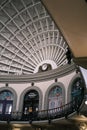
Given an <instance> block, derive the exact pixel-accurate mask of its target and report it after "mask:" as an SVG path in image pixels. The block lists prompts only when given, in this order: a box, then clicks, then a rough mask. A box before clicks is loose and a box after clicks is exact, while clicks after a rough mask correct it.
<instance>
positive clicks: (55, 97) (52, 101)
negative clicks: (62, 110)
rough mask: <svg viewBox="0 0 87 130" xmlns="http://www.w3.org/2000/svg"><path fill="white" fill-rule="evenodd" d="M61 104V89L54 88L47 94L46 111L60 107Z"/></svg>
mask: <svg viewBox="0 0 87 130" xmlns="http://www.w3.org/2000/svg"><path fill="white" fill-rule="evenodd" d="M62 104H63V97H62V88H61V87H59V86H57V85H56V86H54V87H53V88H52V89H51V90H50V92H49V94H48V109H53V108H56V107H61V106H62Z"/></svg>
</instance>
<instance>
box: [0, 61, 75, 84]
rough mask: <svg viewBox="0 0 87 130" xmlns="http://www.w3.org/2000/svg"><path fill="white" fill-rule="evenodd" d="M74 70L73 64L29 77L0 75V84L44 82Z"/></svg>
mask: <svg viewBox="0 0 87 130" xmlns="http://www.w3.org/2000/svg"><path fill="white" fill-rule="evenodd" d="M75 69H76V65H75V64H74V63H72V64H70V65H68V64H67V65H64V66H62V67H59V68H57V69H54V70H50V71H47V72H41V73H36V74H30V75H9V76H8V75H0V82H1V83H23V82H28V83H31V82H40V81H46V80H50V79H54V78H59V77H62V76H65V75H67V74H69V73H71V72H73V71H74V70H75Z"/></svg>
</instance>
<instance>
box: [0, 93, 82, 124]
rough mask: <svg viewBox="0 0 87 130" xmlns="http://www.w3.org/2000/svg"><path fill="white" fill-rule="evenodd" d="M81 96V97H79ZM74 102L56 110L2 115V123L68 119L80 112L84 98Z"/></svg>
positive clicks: (76, 99) (0, 118) (0, 116)
mask: <svg viewBox="0 0 87 130" xmlns="http://www.w3.org/2000/svg"><path fill="white" fill-rule="evenodd" d="M79 96H80V97H79ZM79 96H78V97H76V98H75V99H74V100H73V101H71V102H69V103H68V104H65V105H63V106H61V107H57V108H54V109H47V110H40V111H34V112H31V113H26V114H25V113H23V112H11V113H9V114H0V121H7V122H10V121H43V120H52V119H57V118H61V117H65V118H67V117H68V115H70V114H72V113H73V112H75V111H77V112H78V111H79V108H80V105H81V103H82V101H83V96H81V95H79Z"/></svg>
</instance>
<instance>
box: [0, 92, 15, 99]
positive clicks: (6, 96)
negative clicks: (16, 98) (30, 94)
mask: <svg viewBox="0 0 87 130" xmlns="http://www.w3.org/2000/svg"><path fill="white" fill-rule="evenodd" d="M0 100H13V94H12V93H11V92H10V91H3V92H1V93H0Z"/></svg>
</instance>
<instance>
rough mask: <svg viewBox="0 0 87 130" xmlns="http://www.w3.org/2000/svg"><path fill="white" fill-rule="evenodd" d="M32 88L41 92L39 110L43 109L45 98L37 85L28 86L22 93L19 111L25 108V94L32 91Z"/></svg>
mask: <svg viewBox="0 0 87 130" xmlns="http://www.w3.org/2000/svg"><path fill="white" fill-rule="evenodd" d="M31 90H36V91H37V92H38V94H39V110H41V108H42V99H43V94H42V91H41V90H40V89H39V88H38V87H36V86H31V87H28V88H26V89H25V90H24V91H23V92H22V93H21V95H20V100H19V112H22V109H23V101H24V96H25V94H26V93H27V92H29V91H31Z"/></svg>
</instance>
